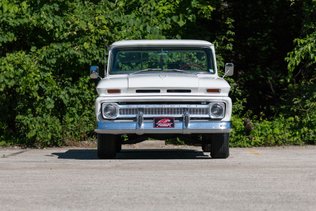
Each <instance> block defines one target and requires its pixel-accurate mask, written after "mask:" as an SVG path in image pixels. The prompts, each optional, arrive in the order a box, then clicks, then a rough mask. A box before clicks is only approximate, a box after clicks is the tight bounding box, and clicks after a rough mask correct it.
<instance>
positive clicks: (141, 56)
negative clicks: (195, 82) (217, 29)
mask: <svg viewBox="0 0 316 211" xmlns="http://www.w3.org/2000/svg"><path fill="white" fill-rule="evenodd" d="M111 58H112V61H111V65H110V74H137V73H145V72H162V71H163V72H181V73H215V70H214V65H213V60H212V58H213V56H212V51H211V49H209V48H181V49H180V48H149V47H148V48H143V47H142V48H140V47H139V48H124V49H123V48H115V49H113V50H112V57H111Z"/></svg>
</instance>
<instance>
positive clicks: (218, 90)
mask: <svg viewBox="0 0 316 211" xmlns="http://www.w3.org/2000/svg"><path fill="white" fill-rule="evenodd" d="M206 91H207V92H208V93H220V92H221V90H220V89H207V90H206Z"/></svg>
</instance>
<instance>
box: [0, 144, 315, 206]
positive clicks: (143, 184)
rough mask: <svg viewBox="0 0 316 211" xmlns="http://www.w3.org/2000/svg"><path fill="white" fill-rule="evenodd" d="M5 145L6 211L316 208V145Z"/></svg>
mask: <svg viewBox="0 0 316 211" xmlns="http://www.w3.org/2000/svg"><path fill="white" fill-rule="evenodd" d="M230 154H231V155H230V157H229V158H228V159H219V160H217V159H211V158H210V157H209V155H208V154H206V153H203V152H202V151H201V150H200V147H194V146H170V145H168V146H165V145H164V142H156V141H151V142H150V141H147V142H143V143H140V144H136V145H128V146H123V150H122V152H121V153H119V154H118V158H117V159H115V160H98V159H97V158H96V150H95V149H94V148H69V147H68V148H49V149H20V148H0V210H164V211H165V210H181V211H183V210H243V211H244V210H304V211H306V210H311V211H312V210H313V211H314V210H316V146H297V147H275V148H232V149H231V153H230Z"/></svg>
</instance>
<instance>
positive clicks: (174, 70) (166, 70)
mask: <svg viewBox="0 0 316 211" xmlns="http://www.w3.org/2000/svg"><path fill="white" fill-rule="evenodd" d="M163 71H164V72H178V73H188V74H193V72H190V71H187V70H181V69H163Z"/></svg>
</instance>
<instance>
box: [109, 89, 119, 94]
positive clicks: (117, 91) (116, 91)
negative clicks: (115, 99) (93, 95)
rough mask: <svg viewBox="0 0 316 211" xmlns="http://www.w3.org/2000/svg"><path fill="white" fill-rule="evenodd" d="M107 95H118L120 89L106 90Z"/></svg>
mask: <svg viewBox="0 0 316 211" xmlns="http://www.w3.org/2000/svg"><path fill="white" fill-rule="evenodd" d="M107 91H108V93H109V94H119V93H121V90H120V89H108V90H107Z"/></svg>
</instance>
